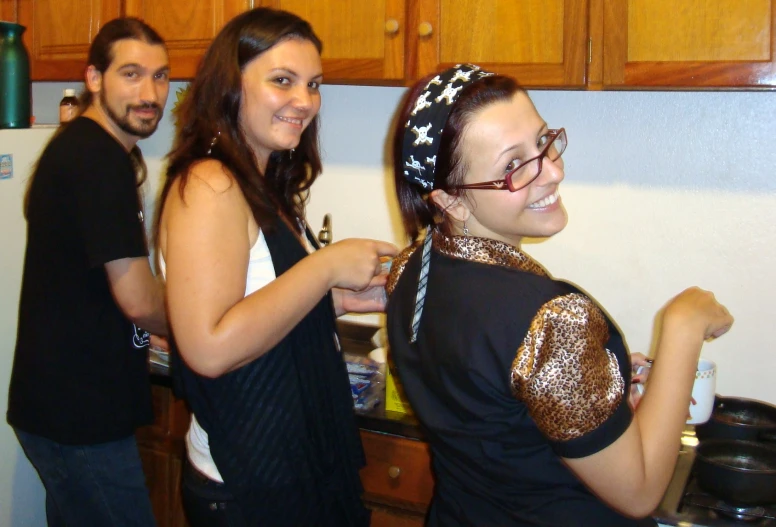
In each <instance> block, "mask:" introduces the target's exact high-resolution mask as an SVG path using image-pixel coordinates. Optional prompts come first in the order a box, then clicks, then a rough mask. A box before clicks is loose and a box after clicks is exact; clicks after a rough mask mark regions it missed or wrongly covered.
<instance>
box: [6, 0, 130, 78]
mask: <svg viewBox="0 0 776 527" xmlns="http://www.w3.org/2000/svg"><path fill="white" fill-rule="evenodd" d="M16 1H17V5H16V9H17V10H18V16H19V23H20V24H21V25H23V26H25V27H26V28H27V31H25V33H24V43H25V45H26V46H27V51H28V52H29V54H30V78H31V79H32V80H33V81H41V80H83V73H84V67H85V64H86V59H87V57H88V55H89V45H90V44H91V42H92V38H93V37H94V35H96V34H97V32H98V31H99V30H100V27H102V24H104V23H105V22H107V21H108V20H111V19H113V18H116V17H117V16H119V15H120V14H121V3H120V2H121V0H16Z"/></svg>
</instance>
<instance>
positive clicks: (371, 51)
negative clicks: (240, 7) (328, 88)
mask: <svg viewBox="0 0 776 527" xmlns="http://www.w3.org/2000/svg"><path fill="white" fill-rule="evenodd" d="M261 5H262V6H265V7H274V8H277V9H284V10H286V11H290V12H292V13H295V14H297V15H299V16H300V17H302V18H304V19H305V20H307V21H308V22H310V24H311V25H312V26H313V29H314V30H315V33H316V35H318V37H319V38H320V39H321V41H323V55H322V59H323V71H324V81H325V82H331V81H336V82H340V83H349V84H400V83H401V82H402V81H403V79H404V78H405V68H404V64H405V49H404V44H405V35H406V29H407V28H406V23H405V18H406V6H405V0H374V1H369V2H364V1H363V0H328V1H324V0H262V1H261Z"/></svg>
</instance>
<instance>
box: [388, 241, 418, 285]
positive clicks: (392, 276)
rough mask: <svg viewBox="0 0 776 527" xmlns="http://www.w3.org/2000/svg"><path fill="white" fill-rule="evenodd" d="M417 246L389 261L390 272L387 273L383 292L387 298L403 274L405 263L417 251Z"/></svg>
mask: <svg viewBox="0 0 776 527" xmlns="http://www.w3.org/2000/svg"><path fill="white" fill-rule="evenodd" d="M417 248H418V244H414V245H410V246H409V247H407V248H406V249H404V250H403V251H402V252H400V253H399V254H397V255H396V256H395V257H394V259H393V260H392V261H391V270H390V271H389V272H388V281H387V282H386V284H385V291H386V293H388V296H391V293H393V290H394V289H395V288H396V283H397V282H398V281H399V278H400V277H401V274H402V273H403V272H404V267H406V265H407V261H408V260H409V259H410V256H412V254H413V253H414V252H415V250H417Z"/></svg>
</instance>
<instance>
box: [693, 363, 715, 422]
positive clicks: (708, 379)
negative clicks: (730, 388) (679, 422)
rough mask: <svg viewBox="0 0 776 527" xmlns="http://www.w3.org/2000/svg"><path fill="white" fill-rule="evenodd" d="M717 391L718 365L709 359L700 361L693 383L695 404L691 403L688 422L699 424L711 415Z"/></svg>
mask: <svg viewBox="0 0 776 527" xmlns="http://www.w3.org/2000/svg"><path fill="white" fill-rule="evenodd" d="M715 393H717V365H716V364H714V362H712V361H710V360H709V359H701V360H699V361H698V370H697V371H696V372H695V382H694V383H693V385H692V398H693V400H694V401H695V404H690V418H689V419H687V423H688V424H691V425H699V424H702V423H705V422H706V421H708V420H709V418H710V417H711V412H712V411H713V410H714V394H715Z"/></svg>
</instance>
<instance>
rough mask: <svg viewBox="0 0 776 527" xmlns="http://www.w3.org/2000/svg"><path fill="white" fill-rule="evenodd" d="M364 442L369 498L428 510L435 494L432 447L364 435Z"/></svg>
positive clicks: (409, 441)
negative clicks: (431, 462) (430, 448)
mask: <svg viewBox="0 0 776 527" xmlns="http://www.w3.org/2000/svg"><path fill="white" fill-rule="evenodd" d="M361 439H362V441H363V444H364V451H365V452H366V463H367V465H366V467H364V468H363V469H362V470H361V481H362V482H363V484H364V489H365V490H366V493H367V496H366V498H367V499H374V500H379V501H384V502H386V503H394V502H398V503H399V504H410V505H412V506H413V508H414V509H417V510H426V508H427V507H428V504H429V502H430V501H431V496H432V494H433V492H434V480H433V478H432V477H431V466H430V458H429V452H428V445H427V444H426V443H423V442H421V441H412V440H410V439H403V438H401V437H396V436H389V435H383V434H376V433H373V432H364V431H362V432H361Z"/></svg>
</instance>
